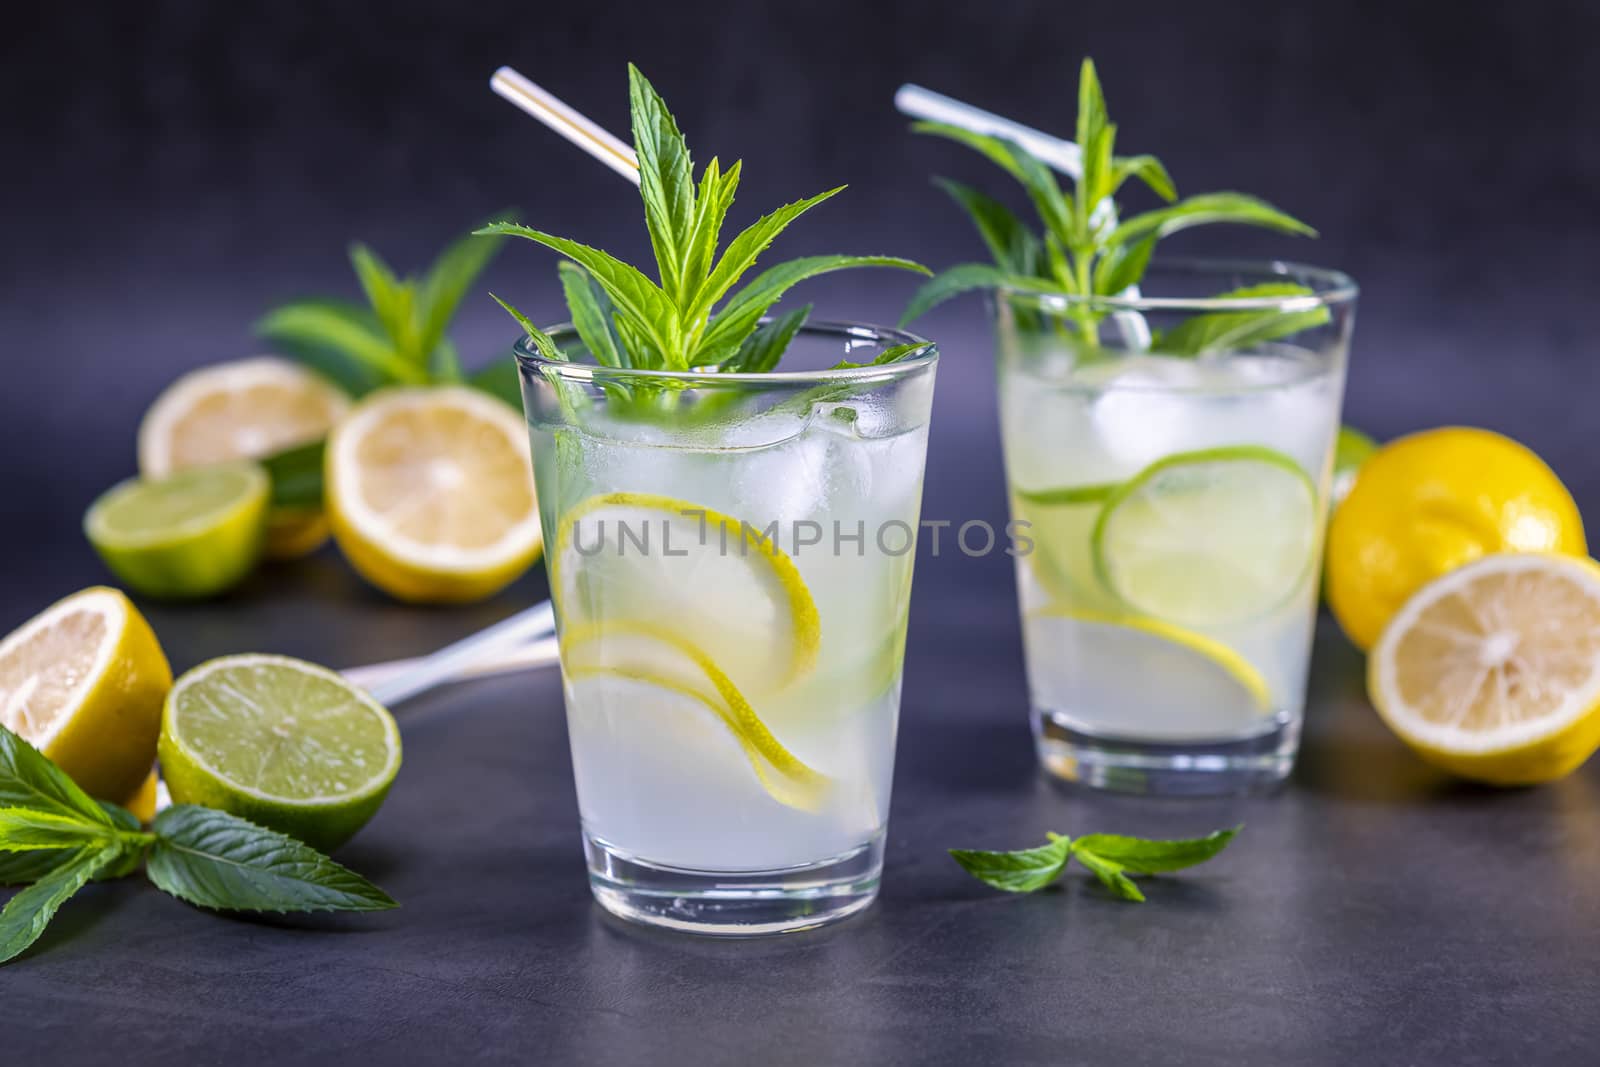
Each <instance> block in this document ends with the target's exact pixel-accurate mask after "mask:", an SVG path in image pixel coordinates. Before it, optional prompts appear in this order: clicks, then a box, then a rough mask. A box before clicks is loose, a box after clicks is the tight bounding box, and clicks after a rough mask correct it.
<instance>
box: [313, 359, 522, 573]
mask: <svg viewBox="0 0 1600 1067" xmlns="http://www.w3.org/2000/svg"><path fill="white" fill-rule="evenodd" d="M326 462H327V467H326V478H327V494H328V508H329V517H330V518H331V519H332V522H333V531H334V537H335V539H336V540H337V541H338V542H339V547H340V549H341V550H342V551H343V552H344V554H345V556H346V558H348V559H349V561H350V563H351V565H352V566H354V567H355V569H356V570H357V571H359V572H360V573H361V574H362V576H364V577H365V578H366V579H367V580H368V581H370V582H372V583H373V584H374V585H376V586H378V587H379V588H380V589H383V590H384V591H385V592H388V593H390V594H392V595H394V596H396V597H399V598H400V599H402V600H412V601H421V602H440V603H447V602H459V601H469V600H477V599H481V598H483V597H486V596H489V595H490V594H492V593H494V592H496V591H498V590H499V589H501V588H503V587H504V586H505V585H507V584H508V583H510V582H511V581H512V580H513V579H515V578H516V577H517V576H519V575H520V574H522V573H523V572H524V571H525V570H527V568H528V566H529V565H530V564H531V563H533V561H534V560H535V559H537V558H538V555H539V550H540V548H541V546H542V545H543V539H542V537H541V535H540V530H539V512H538V507H537V503H536V499H535V496H534V488H533V469H532V465H531V462H530V459H529V452H528V436H527V427H526V426H525V425H524V424H523V421H522V418H521V416H519V415H518V414H517V413H516V412H514V411H512V410H511V408H510V407H508V406H507V405H505V404H504V403H502V402H500V401H499V400H496V399H494V398H493V397H490V396H488V395H486V394H484V393H481V392H478V391H477V390H474V389H468V388H465V387H459V386H437V387H426V388H397V389H385V390H380V391H379V392H376V393H374V394H372V395H371V396H369V397H367V398H366V399H364V400H363V401H362V402H361V403H360V404H358V405H356V407H355V408H354V409H353V410H352V411H351V412H350V414H349V416H348V417H346V418H345V419H344V420H343V421H342V422H340V423H339V425H338V426H337V427H335V428H334V431H333V433H332V434H331V435H330V436H329V438H328V453H327V460H326Z"/></svg>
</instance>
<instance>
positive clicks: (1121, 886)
mask: <svg viewBox="0 0 1600 1067" xmlns="http://www.w3.org/2000/svg"><path fill="white" fill-rule="evenodd" d="M1072 855H1073V856H1074V857H1075V858H1076V859H1077V861H1078V862H1079V863H1081V864H1083V865H1084V866H1085V867H1087V868H1089V870H1090V871H1091V872H1093V874H1094V876H1095V877H1096V878H1098V879H1100V884H1101V885H1103V886H1105V887H1106V888H1107V889H1109V890H1111V892H1113V893H1115V894H1116V895H1117V896H1119V897H1121V898H1122V899H1123V900H1131V901H1134V902H1135V903H1139V902H1142V901H1143V900H1144V894H1143V893H1142V892H1140V891H1139V887H1138V886H1136V885H1134V884H1133V879H1131V878H1129V877H1128V876H1127V875H1126V874H1123V873H1122V871H1123V867H1122V865H1121V864H1120V863H1116V862H1115V861H1113V860H1108V859H1106V858H1105V857H1103V856H1097V855H1095V854H1094V853H1093V852H1087V851H1085V850H1083V849H1082V848H1080V847H1078V846H1076V845H1074V847H1073V849H1072Z"/></svg>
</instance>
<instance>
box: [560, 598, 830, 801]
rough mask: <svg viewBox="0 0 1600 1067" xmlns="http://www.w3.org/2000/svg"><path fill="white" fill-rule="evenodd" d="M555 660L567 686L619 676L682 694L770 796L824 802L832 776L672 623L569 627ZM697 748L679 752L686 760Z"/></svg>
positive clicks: (587, 710)
mask: <svg viewBox="0 0 1600 1067" xmlns="http://www.w3.org/2000/svg"><path fill="white" fill-rule="evenodd" d="M561 667H562V671H563V672H564V674H565V675H566V678H567V681H568V683H569V684H572V685H574V686H577V685H579V684H581V683H583V682H584V681H586V680H588V679H595V678H600V679H613V680H616V679H620V680H624V681H628V682H637V683H643V684H644V685H647V686H650V687H653V688H655V689H657V690H662V691H665V692H666V693H670V694H672V695H674V696H677V697H684V698H688V700H690V701H691V702H693V704H694V705H696V706H698V709H699V710H701V711H702V712H703V713H705V714H707V715H710V716H712V717H713V718H714V720H715V721H718V722H719V723H720V725H721V726H722V728H723V729H725V730H726V731H727V733H728V734H729V735H731V736H732V737H733V739H734V740H735V741H737V742H738V744H739V747H740V748H741V749H742V750H743V753H744V756H745V758H746V760H748V761H749V764H750V767H751V769H752V770H753V771H754V772H755V775H756V777H757V778H758V779H760V781H761V785H762V787H763V788H765V790H766V791H767V793H768V794H769V795H770V796H772V798H773V799H774V800H777V801H778V802H779V803H781V804H785V805H788V806H789V807H793V808H799V809H801V810H804V811H817V810H820V809H821V808H822V807H823V806H824V804H825V803H826V800H827V797H828V794H829V791H830V789H831V786H832V780H831V779H830V778H829V777H828V776H827V775H824V774H821V773H820V772H818V771H816V770H814V769H813V768H811V767H810V766H808V765H807V764H806V763H805V762H804V761H802V760H801V759H799V758H798V757H797V756H795V755H794V754H793V753H792V752H790V751H789V750H788V749H787V748H785V747H784V745H783V743H782V742H781V741H779V740H778V739H777V737H775V736H774V735H773V733H772V731H771V730H770V729H768V728H767V725H766V723H764V722H762V720H761V717H760V715H758V714H757V713H756V710H755V708H754V707H752V706H751V704H750V702H749V701H748V700H746V699H745V696H744V694H743V693H741V692H740V691H739V688H738V686H736V685H734V683H733V681H732V680H731V679H730V678H729V677H728V676H727V674H725V673H724V672H723V671H722V670H721V669H720V668H719V667H718V666H717V665H716V664H715V663H714V662H712V660H711V658H710V657H709V656H707V655H706V653H705V652H704V651H702V650H701V649H699V648H697V647H695V646H694V645H693V644H691V643H690V642H689V641H687V640H686V639H684V638H683V637H682V636H680V635H679V634H678V633H677V632H676V630H675V629H668V628H667V627H665V626H659V625H651V624H646V623H631V622H630V623H621V622H613V623H590V624H586V625H579V626H573V627H568V628H567V630H566V632H565V633H563V635H562V638H561ZM589 696H590V698H591V699H592V698H593V694H589ZM644 699H648V698H644ZM637 701H638V698H634V700H630V703H631V704H634V710H635V711H644V712H646V713H648V712H649V711H650V710H651V709H649V708H640V707H639V706H638V703H637ZM579 706H580V713H581V714H593V713H598V712H599V711H600V709H599V708H595V707H584V704H583V701H582V699H581V698H580V702H579ZM703 755H704V754H703V753H701V752H685V753H684V757H685V758H686V759H688V760H693V759H695V758H699V757H701V756H703Z"/></svg>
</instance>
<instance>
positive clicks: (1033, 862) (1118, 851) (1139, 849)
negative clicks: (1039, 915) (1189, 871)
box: [950, 826, 1242, 902]
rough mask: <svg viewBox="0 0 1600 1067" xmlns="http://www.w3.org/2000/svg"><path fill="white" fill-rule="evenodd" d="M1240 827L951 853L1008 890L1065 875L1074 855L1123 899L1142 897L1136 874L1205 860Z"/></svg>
mask: <svg viewBox="0 0 1600 1067" xmlns="http://www.w3.org/2000/svg"><path fill="white" fill-rule="evenodd" d="M1241 829H1242V827H1240V826H1235V827H1233V828H1232V829H1228V830H1218V831H1216V832H1215V833H1212V834H1207V835H1206V836H1205V837H1195V838H1187V839H1182V840H1172V841H1166V840H1159V839H1155V838H1146V837H1125V836H1122V835H1120V834H1085V835H1084V836H1082V837H1079V838H1077V839H1076V840H1074V839H1073V838H1070V837H1067V836H1066V835H1065V834H1049V835H1048V836H1049V838H1050V843H1049V844H1046V845H1040V846H1039V847H1037V848H1024V849H1018V850H1015V851H1011V852H988V851H984V850H981V849H966V848H953V849H951V850H950V855H951V856H952V857H953V858H954V859H955V861H956V862H957V863H959V864H960V865H961V867H962V869H963V870H965V871H966V872H967V873H968V874H970V875H972V876H973V877H974V878H976V879H978V881H980V882H982V883H984V884H985V885H989V886H993V887H994V888H995V889H1001V890H1004V891H1005V892H1007V893H1032V892H1035V891H1037V890H1040V889H1043V888H1045V887H1046V886H1048V885H1050V884H1052V883H1053V882H1055V880H1056V879H1057V878H1059V877H1061V873H1062V872H1063V871H1065V870H1066V869H1067V865H1068V864H1069V863H1071V862H1072V860H1074V859H1076V860H1077V861H1078V862H1079V863H1081V864H1083V866H1084V867H1086V868H1087V869H1088V870H1089V871H1090V872H1091V873H1092V874H1093V875H1094V876H1095V877H1096V878H1098V879H1099V880H1100V883H1101V884H1102V885H1104V886H1105V887H1106V888H1107V889H1108V890H1110V891H1111V892H1112V893H1114V894H1116V895H1117V896H1118V897H1121V898H1122V899H1123V900H1131V901H1135V902H1138V901H1142V900H1144V893H1143V892H1142V891H1141V890H1140V889H1139V887H1138V885H1136V884H1135V883H1134V881H1133V878H1132V877H1130V876H1132V875H1146V874H1160V873H1165V872H1168V871H1178V870H1183V869H1184V868H1186V867H1193V866H1194V865H1196V864H1198V863H1204V862H1205V861H1206V860H1208V859H1211V858H1212V857H1213V856H1215V855H1216V854H1217V853H1219V852H1221V851H1222V850H1223V849H1225V848H1227V847H1228V843H1229V842H1231V841H1232V840H1233V839H1234V837H1235V835H1237V834H1238V832H1239V831H1240V830H1241Z"/></svg>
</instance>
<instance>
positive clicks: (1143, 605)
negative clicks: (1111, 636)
mask: <svg viewBox="0 0 1600 1067" xmlns="http://www.w3.org/2000/svg"><path fill="white" fill-rule="evenodd" d="M1317 536H1318V530H1317V489H1316V486H1315V485H1313V484H1312V482H1311V479H1310V478H1309V477H1307V476H1306V473H1305V471H1303V470H1301V469H1300V467H1299V465H1298V464H1296V463H1295V461H1294V460H1292V459H1290V458H1289V457H1288V456H1286V455H1284V454H1283V453H1281V452H1275V451H1273V450H1272V449H1269V448H1262V447H1259V446H1255V445H1242V446H1238V447H1231V448H1214V449H1207V450H1204V451H1200V452H1182V453H1178V454H1175V455H1171V456H1167V457H1165V458H1164V459H1160V460H1158V461H1156V462H1155V463H1152V464H1151V465H1150V466H1148V467H1146V468H1145V469H1144V470H1143V471H1141V472H1140V473H1139V474H1138V475H1137V476H1135V477H1134V478H1133V479H1132V480H1131V481H1129V482H1127V483H1126V484H1124V485H1123V486H1122V487H1121V488H1120V489H1118V490H1117V491H1116V492H1115V493H1114V494H1112V496H1111V498H1110V499H1109V500H1107V501H1106V503H1105V507H1104V510H1103V511H1102V512H1101V514H1100V518H1099V520H1098V521H1097V522H1096V524H1095V528H1094V560H1095V566H1096V569H1097V570H1098V572H1099V574H1100V576H1101V579H1102V580H1103V581H1104V582H1105V584H1106V587H1107V588H1108V589H1110V590H1111V591H1112V592H1113V593H1114V594H1115V595H1116V596H1117V598H1118V599H1119V600H1121V601H1122V602H1123V603H1124V604H1126V605H1127V606H1128V607H1129V608H1131V609H1133V611H1135V612H1136V613H1138V614H1140V615H1147V616H1154V617H1155V618H1158V619H1164V620H1167V621H1169V622H1174V623H1178V624H1180V625H1184V626H1221V625H1227V624H1230V623H1236V622H1241V621H1244V620H1246V619H1251V618H1255V617H1256V616H1258V615H1261V614H1263V613H1264V612H1267V611H1270V610H1271V609H1272V608H1274V607H1276V606H1277V605H1279V604H1281V603H1282V602H1283V601H1285V600H1287V599H1288V598H1289V597H1291V596H1293V595H1294V593H1295V591H1296V590H1297V589H1299V588H1300V586H1301V584H1302V583H1303V582H1305V581H1306V579H1307V576H1308V575H1309V574H1310V572H1311V567H1312V562H1313V561H1314V559H1315V558H1316V552H1317Z"/></svg>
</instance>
